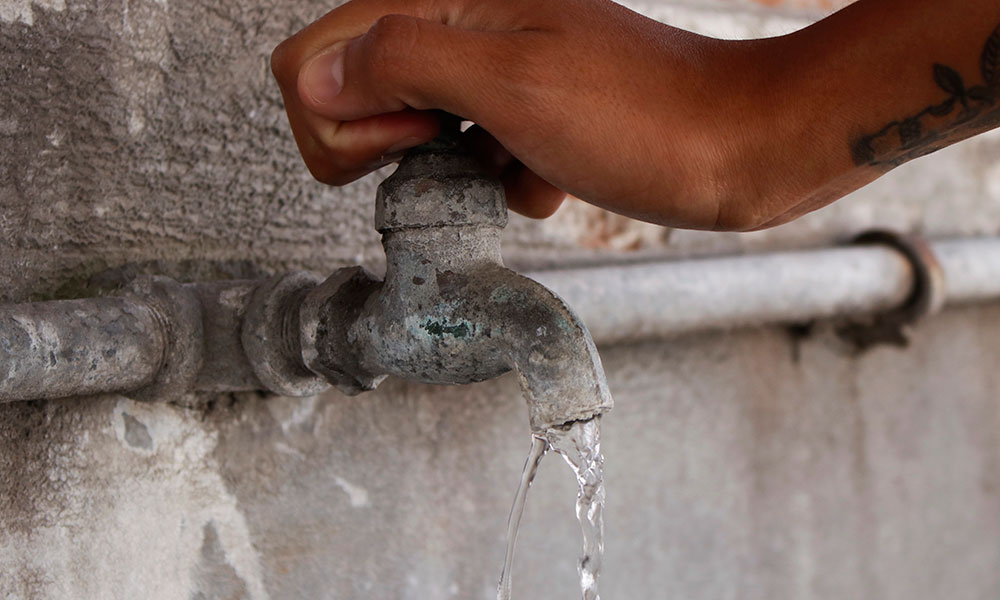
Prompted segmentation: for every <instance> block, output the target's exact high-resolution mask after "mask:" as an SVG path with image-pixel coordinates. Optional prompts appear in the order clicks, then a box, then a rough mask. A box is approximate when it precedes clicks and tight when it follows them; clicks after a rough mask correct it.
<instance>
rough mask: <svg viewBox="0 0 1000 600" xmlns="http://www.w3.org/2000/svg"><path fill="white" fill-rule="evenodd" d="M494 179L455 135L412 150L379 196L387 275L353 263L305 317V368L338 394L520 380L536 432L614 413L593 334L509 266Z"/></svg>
mask: <svg viewBox="0 0 1000 600" xmlns="http://www.w3.org/2000/svg"><path fill="white" fill-rule="evenodd" d="M506 224H507V205H506V200H505V198H504V192H503V187H502V185H501V184H500V182H498V181H496V180H495V179H493V178H491V177H489V176H488V175H487V174H486V173H485V172H484V171H483V170H482V169H481V167H480V166H479V165H478V163H477V162H476V160H475V159H474V158H473V157H472V156H471V155H469V154H468V153H467V152H465V151H464V149H463V148H462V146H461V144H460V142H459V141H458V138H457V133H453V134H447V135H443V136H441V137H439V138H438V139H437V140H435V141H434V142H431V143H430V144H426V145H424V146H421V147H419V148H416V149H414V150H413V151H411V152H410V153H409V154H408V155H407V156H406V157H405V158H404V159H403V161H402V162H401V164H400V166H399V168H398V169H397V171H396V172H395V173H394V174H393V175H392V176H391V177H389V178H388V179H386V180H385V181H384V182H383V183H382V184H381V186H380V187H379V190H378V195H377V199H376V209H375V226H376V229H378V231H379V232H380V233H381V234H382V245H383V247H384V248H385V254H386V275H385V279H384V280H383V281H379V280H378V279H377V278H376V277H374V276H373V275H372V274H371V273H369V272H368V271H366V270H365V269H363V268H361V267H348V268H345V269H340V270H339V271H337V272H335V273H334V274H333V276H331V277H330V278H329V279H327V280H326V281H325V282H323V283H322V284H320V285H319V286H317V287H316V288H314V289H313V290H312V291H311V292H309V293H308V294H307V295H306V297H305V299H304V301H303V302H302V305H301V309H300V322H301V324H302V328H301V331H302V337H301V344H300V345H301V348H302V356H303V359H304V362H305V364H306V366H308V367H309V369H310V370H312V371H314V372H316V373H319V374H320V375H322V376H324V377H326V378H327V379H329V380H330V381H331V382H333V383H334V384H335V385H337V386H338V387H339V388H340V389H341V390H342V391H344V392H346V393H349V394H356V393H359V392H361V391H365V390H370V389H373V388H374V387H375V386H376V385H377V384H378V383H379V381H381V379H382V378H384V377H385V376H386V375H395V376H398V377H403V378H405V379H410V380H415V381H420V382H425V383H437V384H464V383H472V382H476V381H482V380H485V379H490V378H493V377H496V376H499V375H501V374H503V373H505V372H507V371H509V370H511V369H514V370H516V371H517V372H518V374H519V377H520V381H521V385H522V389H523V391H524V392H525V395H526V397H527V398H528V404H529V407H530V417H531V422H532V426H533V427H534V428H536V429H539V428H544V427H549V426H553V425H559V424H562V423H565V422H569V421H574V420H582V419H587V418H590V417H593V416H594V415H596V414H600V413H602V412H604V411H606V410H608V409H610V408H611V405H612V401H611V396H610V394H609V393H608V389H607V383H606V381H605V377H604V371H603V368H602V367H601V363H600V358H599V356H598V354H597V350H596V348H595V347H594V344H593V341H592V339H591V337H590V334H589V333H588V332H587V329H586V327H585V326H584V325H583V323H582V322H581V321H580V319H579V318H577V316H576V315H575V314H574V313H573V312H572V311H571V310H570V309H569V308H568V307H567V306H566V305H565V303H563V301H562V300H561V299H560V298H559V297H557V296H556V295H555V294H554V293H552V292H551V291H549V290H548V289H546V288H544V287H542V286H541V285H540V284H538V283H536V282H534V281H532V280H530V279H528V278H526V277H523V276H521V275H518V274H517V273H515V272H513V271H511V270H509V269H507V268H505V267H504V266H503V260H502V259H501V256H500V235H501V232H502V230H503V227H504V226H505V225H506Z"/></svg>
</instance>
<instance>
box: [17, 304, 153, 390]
mask: <svg viewBox="0 0 1000 600" xmlns="http://www.w3.org/2000/svg"><path fill="white" fill-rule="evenodd" d="M166 348H167V339H166V332H165V330H164V328H163V324H162V322H161V321H160V319H159V317H158V315H157V314H156V312H155V311H154V310H153V309H152V308H150V307H149V306H147V305H145V304H143V303H140V302H137V301H135V300H134V299H131V298H88V299H85V300H61V301H53V302H35V303H31V304H15V305H8V306H4V307H2V311H0V374H3V377H2V379H0V401H11V400H33V399H36V398H58V397H61V396H69V395H86V394H94V393H99V392H110V391H124V390H131V389H136V388H139V387H142V386H144V385H146V384H148V383H150V382H152V381H153V379H154V378H155V376H156V374H157V372H158V371H159V370H160V365H161V363H162V362H163V357H164V353H165V352H166Z"/></svg>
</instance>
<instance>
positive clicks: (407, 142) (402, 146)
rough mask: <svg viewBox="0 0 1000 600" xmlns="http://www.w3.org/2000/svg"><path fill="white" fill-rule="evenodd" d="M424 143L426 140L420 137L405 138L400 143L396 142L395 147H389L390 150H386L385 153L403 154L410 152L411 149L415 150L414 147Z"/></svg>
mask: <svg viewBox="0 0 1000 600" xmlns="http://www.w3.org/2000/svg"><path fill="white" fill-rule="evenodd" d="M423 142H424V140H423V139H422V138H418V137H414V136H411V137H405V138H403V139H401V140H399V141H398V142H396V143H395V144H393V145H391V146H389V147H388V148H386V149H385V153H386V154H396V153H398V152H402V151H403V150H409V149H410V148H413V147H414V146H419V145H420V144H422V143H423Z"/></svg>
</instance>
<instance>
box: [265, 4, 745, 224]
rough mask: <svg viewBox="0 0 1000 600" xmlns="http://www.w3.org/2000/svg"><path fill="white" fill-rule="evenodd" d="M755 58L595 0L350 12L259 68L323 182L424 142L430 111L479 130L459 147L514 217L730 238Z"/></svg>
mask: <svg viewBox="0 0 1000 600" xmlns="http://www.w3.org/2000/svg"><path fill="white" fill-rule="evenodd" d="M737 46H739V47H737ZM753 48H755V46H752V45H749V44H742V45H738V44H736V45H734V43H733V42H724V41H721V40H713V39H710V38H705V37H702V36H698V35H695V34H691V33H689V32H685V31H682V30H678V29H674V28H671V27H668V26H666V25H663V24H661V23H658V22H655V21H652V20H650V19H647V18H645V17H642V16H640V15H638V14H636V13H634V12H631V11H629V10H627V9H625V8H623V7H621V6H619V5H617V4H614V3H612V2H608V1H606V0H548V1H547V2H544V3H538V2H536V1H534V0H506V1H504V2H484V1H482V0H445V1H443V2H442V1H432V0H415V1H413V0H354V1H352V2H349V3H347V4H344V5H343V6H340V7H339V8H337V9H335V10H333V11H331V12H330V13H329V14H327V15H326V16H324V17H323V18H321V19H320V20H319V21H317V22H315V23H313V24H312V25H310V26H309V27H307V28H306V29H304V30H303V31H301V32H299V33H298V34H297V35H295V36H294V37H292V38H290V39H289V40H287V41H285V42H284V43H282V44H281V45H280V46H279V47H278V48H277V49H276V50H275V52H274V55H273V57H272V69H273V71H274V74H275V76H276V78H277V80H278V82H279V84H280V87H281V90H282V93H283V96H284V99H285V103H286V108H287V110H288V116H289V121H290V122H291V125H292V130H293V132H294V134H295V138H296V140H297V142H298V145H299V148H300V150H301V152H302V155H303V157H304V159H305V161H306V164H307V165H308V167H309V169H310V171H311V172H312V173H313V175H314V176H315V177H316V178H317V179H319V180H320V181H323V182H326V183H329V184H332V185H343V184H345V183H347V182H350V181H352V180H354V179H357V178H358V177H361V176H363V175H365V174H366V173H368V172H370V171H372V170H374V169H376V168H378V167H380V166H382V165H383V164H385V163H386V162H387V161H393V160H396V159H398V158H399V155H400V153H401V152H402V151H403V150H405V149H406V148H408V147H411V146H415V145H418V144H420V143H423V142H426V141H429V140H430V139H432V138H433V137H434V136H435V135H436V133H437V129H438V122H437V117H436V116H435V115H434V114H433V113H432V112H429V109H443V110H446V111H448V112H451V113H454V114H457V115H461V116H462V117H464V118H465V119H468V120H471V121H473V122H475V123H476V124H477V126H476V127H474V128H472V129H471V130H470V131H468V132H466V135H465V137H466V139H467V140H468V143H469V146H470V147H471V148H472V149H473V151H474V152H476V153H477V154H478V155H479V156H480V157H481V158H482V159H483V162H484V163H485V164H486V165H487V167H488V168H491V169H492V170H493V172H494V174H496V175H498V176H500V177H501V179H502V180H503V182H504V185H505V188H506V190H507V195H508V202H509V205H510V207H511V208H512V209H513V210H516V211H518V212H521V213H523V214H526V215H528V216H533V217H544V216H548V215H549V214H551V213H552V212H554V211H555V210H556V208H557V207H558V206H559V204H560V203H561V202H562V199H563V196H564V192H569V193H572V194H573V195H575V196H577V197H579V198H581V199H584V200H586V201H588V202H591V203H593V204H597V205H599V206H603V207H605V208H608V209H610V210H613V211H615V212H619V213H622V214H625V215H628V216H632V217H636V218H640V219H643V220H647V221H651V222H656V223H662V224H667V225H673V226H682V227H695V228H733V227H735V228H740V227H741V226H743V225H744V222H743V221H742V220H741V219H742V217H741V215H735V216H727V215H726V214H724V213H723V212H722V209H721V206H720V203H721V200H722V195H721V194H720V187H721V186H722V185H723V184H730V183H731V180H732V179H733V175H732V174H728V173H726V174H723V172H728V171H729V170H732V169H733V167H734V165H736V164H737V163H738V155H739V152H740V151H742V147H743V146H744V145H745V144H743V142H742V140H743V139H745V138H746V137H748V135H749V134H750V131H751V128H752V127H754V126H756V123H755V118H754V117H755V115H754V114H753V111H752V110H747V108H748V107H751V106H752V103H753V101H754V98H756V96H757V94H758V90H756V89H754V86H753V84H754V83H756V80H755V79H754V75H755V74H758V73H759V72H760V70H759V69H758V68H757V67H756V63H755V62H754V58H755V56H754V52H753ZM723 92H724V93H723ZM720 180H726V181H721V182H720ZM727 219H729V220H730V221H731V222H729V221H727Z"/></svg>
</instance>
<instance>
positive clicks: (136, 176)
mask: <svg viewBox="0 0 1000 600" xmlns="http://www.w3.org/2000/svg"><path fill="white" fill-rule="evenodd" d="M286 4H287V5H283V6H281V7H280V8H275V7H274V6H273V5H272V3H268V2H263V1H253V0H251V1H249V2H239V3H238V2H233V1H229V0H227V1H224V2H198V3H168V2H165V1H162V0H161V1H154V0H150V1H142V0H135V1H128V2H124V3H105V2H96V1H95V0H80V1H74V0H68V1H66V2H63V1H61V0H43V1H35V2H31V1H29V0H0V81H2V82H3V85H2V86H0V107H2V110H0V142H2V145H0V148H2V149H0V247H2V251H0V296H2V299H3V300H5V301H22V300H28V299H33V298H49V297H64V296H74V295H78V294H83V293H86V287H85V285H84V284H85V282H86V280H87V279H88V278H89V277H90V276H91V275H93V274H94V273H97V272H100V271H101V270H103V269H105V268H107V267H111V266H117V265H121V264H124V263H137V264H139V265H140V266H141V268H143V269H144V270H147V271H150V272H158V273H166V274H170V275H173V276H175V277H179V278H182V279H206V278H221V277H242V276H251V275H256V274H260V273H265V272H274V271H277V270H282V269H286V268H310V269H313V270H316V271H319V272H323V273H325V272H329V271H331V270H333V269H334V268H335V267H338V266H341V265H344V264H353V263H356V262H363V263H365V264H367V265H369V266H372V267H374V268H376V269H377V268H378V267H379V265H380V263H381V258H380V257H381V250H380V248H379V246H378V240H377V236H376V234H375V233H374V231H373V230H372V229H371V225H370V222H371V212H372V205H373V203H372V199H373V195H372V194H373V190H374V185H375V184H376V183H377V180H378V177H377V176H376V177H372V178H369V179H368V180H365V181H362V182H359V183H358V184H356V185H353V186H350V187H347V188H344V189H339V190H334V189H326V188H324V187H322V186H320V185H318V184H316V183H314V182H312V181H311V180H310V178H309V176H308V174H307V173H306V171H305V169H304V168H303V167H302V165H301V163H300V161H299V159H298V157H297V154H296V152H295V149H294V145H293V143H292V141H291V137H290V135H289V134H288V132H287V130H286V127H285V123H284V116H283V114H282V112H281V106H280V100H279V95H278V93H277V91H276V89H275V86H274V85H273V83H272V82H271V81H270V79H269V75H268V71H267V56H268V54H269V52H270V49H271V48H272V47H273V46H274V45H275V44H277V42H279V41H280V40H281V39H283V38H284V37H285V36H287V35H289V34H290V33H292V32H293V31H295V30H296V29H297V28H299V27H301V26H302V25H304V24H305V23H307V22H308V21H310V20H312V19H313V18H315V17H317V16H318V15H320V14H322V12H324V11H325V10H326V9H327V6H325V3H321V2H309V1H307V0H296V1H295V2H290V3H286ZM806 4H807V3H796V2H791V1H790V2H787V3H784V5H783V6H780V7H777V8H773V7H772V8H762V7H760V6H758V5H755V4H752V3H740V2H726V3H720V4H707V3H698V4H647V5H643V6H637V8H639V9H640V10H642V11H644V12H647V13H648V14H651V15H653V16H656V17H657V18H662V19H665V20H668V21H669V22H671V23H674V24H678V25H681V26H685V27H690V28H694V29H699V30H701V31H705V32H709V33H714V34H717V35H726V36H733V37H742V36H750V35H768V34H775V33H780V32H782V31H788V30H791V29H794V28H796V27H799V26H801V25H803V24H805V23H807V22H809V20H811V19H815V18H817V17H818V16H819V15H820V14H821V13H820V12H817V11H821V10H826V9H828V8H829V7H826V6H822V5H818V4H817V3H808V6H807V5H806ZM998 157H1000V137H997V136H996V135H992V136H984V137H981V138H979V139H977V140H973V141H970V142H966V143H964V144H962V145H959V146H957V147H955V148H952V149H950V150H948V151H945V152H941V153H939V154H937V155H934V156H932V157H929V158H926V159H922V160H921V161H919V162H918V163H916V164H913V165H910V166H907V167H904V168H903V169H900V170H899V171H898V172H896V173H894V174H892V176H890V177H887V178H885V179H884V180H883V181H881V182H879V183H877V184H875V185H873V186H871V187H870V188H868V189H866V190H864V191H862V192H859V193H858V194H855V195H854V196H853V197H851V198H848V199H845V200H843V201H842V202H840V203H838V204H836V205H834V206H832V207H829V208H828V209H825V210H823V211H820V212H819V213H816V214H814V215H811V216H809V217H807V218H805V219H802V220H800V221H798V222H796V223H794V224H791V225H789V226H786V227H782V228H779V229H776V230H773V231H768V232H762V233H758V234H752V235H736V234H734V235H728V234H727V235H719V234H705V233H692V232H673V233H672V234H669V232H667V231H666V230H663V229H660V228H655V227H651V226H647V225H643V224H637V223H633V222H628V221H625V220H623V219H619V218H617V217H614V216H608V215H606V214H604V213H601V212H599V211H598V210H597V209H593V208H591V207H588V206H585V205H583V204H581V203H572V204H571V205H570V206H567V207H566V208H564V209H563V210H562V211H560V213H559V214H558V215H557V216H556V217H554V218H553V219H550V220H548V221H545V222H529V221H526V220H523V219H517V218H515V219H513V222H512V225H511V226H510V227H509V228H508V231H507V233H506V246H505V253H506V255H507V257H508V260H509V262H511V263H512V264H515V265H517V266H520V267H537V266H544V265H548V264H557V265H566V264H576V263H585V262H595V261H599V262H613V261H620V260H634V259H636V258H646V257H664V256H681V255H689V254H703V253H721V252H732V251H745V250H756V249H761V248H775V247H789V246H806V245H822V244H826V243H829V242H830V241H831V240H834V239H837V238H838V237H841V236H843V235H845V234H847V233H851V232H855V231H858V230H860V229H863V228H866V227H869V226H873V225H884V226H891V227H896V228H899V229H904V230H910V231H920V232H924V233H926V234H928V235H932V236H956V235H976V234H990V235H997V234H998V233H1000V168H998V167H997V165H998V164H1000V161H998V160H997V158H998ZM602 355H603V357H604V361H605V364H606V367H607V370H608V376H609V380H610V384H611V388H612V391H613V392H614V394H615V396H616V399H617V403H618V406H617V408H616V410H615V411H614V412H613V413H612V414H611V415H609V416H608V417H607V418H606V419H605V444H604V446H605V451H606V454H607V481H608V507H607V510H606V518H607V540H606V541H607V559H606V570H605V578H604V597H605V598H607V599H608V600H612V599H615V598H663V597H666V598H740V599H761V600H763V599H772V598H796V599H810V598H816V599H819V598H884V599H903V598H906V599H907V600H912V599H927V600H932V599H933V600H937V599H939V598H945V597H946V598H949V599H956V600H964V599H968V600H979V599H987V598H997V597H1000V394H998V389H1000V371H998V369H997V368H996V365H998V364H1000V306H995V305H994V306H984V307H979V308H967V309H962V310H951V311H948V312H945V313H944V314H941V315H939V316H937V317H934V318H932V319H929V320H928V321H926V322H925V323H923V324H922V325H921V326H920V327H919V328H918V330H917V332H916V335H915V337H914V340H913V344H912V345H911V347H910V348H908V349H905V350H897V349H877V350H874V351H871V352H869V353H866V354H864V355H860V356H858V355H856V354H854V353H852V352H850V351H848V350H847V349H845V348H844V347H843V346H842V345H841V344H840V343H839V342H838V341H837V340H836V338H835V337H834V336H833V335H831V334H830V333H829V332H828V331H827V327H826V326H823V325H820V326H818V327H817V328H815V329H814V330H813V331H812V333H811V334H810V335H809V336H807V337H804V338H803V337H801V336H793V335H790V334H789V333H787V332H786V331H784V330H782V329H780V328H771V329H761V330H747V331H739V332H731V333H717V334H710V335H701V336H692V337H686V338H682V339H676V340H672V341H669V342H663V343H659V344H648V345H642V346H633V347H614V348H604V349H602ZM202 400H204V401H205V404H206V406H205V407H203V408H199V409H189V408H181V407H178V406H173V405H149V404H140V403H136V402H133V401H131V400H128V399H126V398H123V397H118V396H104V397H95V398H82V399H72V400H63V401H50V402H33V403H20V404H9V405H3V406H0V598H4V599H5V600H6V599H11V598H13V599H22V598H23V599H29V598H31V599H34V598H45V599H50V598H51V599H55V598H82V599H89V598H94V599H104V598H132V597H142V598H163V599H168V598H169V599H173V598H189V599H192V600H193V599H211V598H256V599H263V598H272V599H285V598H347V599H354V598H374V599H411V598H412V599H417V598H419V599H428V598H430V599H437V598H462V599H465V598H480V599H487V598H491V597H492V596H493V594H494V591H493V590H494V588H495V581H496V578H497V576H498V573H499V566H500V561H501V559H502V554H503V536H504V522H505V520H506V515H507V510H508V508H509V502H510V499H511V496H512V494H513V488H514V485H515V483H516V480H517V477H518V473H519V471H520V468H521V465H522V462H523V459H524V454H525V453H526V451H527V446H528V439H527V423H526V418H527V416H526V410H525V408H524V406H523V404H522V402H521V400H520V399H519V398H518V393H517V386H516V382H515V381H514V380H513V379H512V378H510V377H505V378H502V379H500V380H498V381H495V382H490V383H485V384H480V385H476V386H469V387H463V388H446V389H439V388H430V387H427V386H419V385H413V384H408V383H405V382H401V381H392V380H390V381H388V382H387V383H385V384H384V385H383V387H382V388H380V389H379V391H378V392H375V393H372V394H368V395H365V396H361V397H356V398H346V397H343V396H341V395H339V394H336V393H330V394H326V395H324V396H321V397H317V398H310V399H305V400H302V399H297V400H293V399H285V398H274V397H261V396H258V395H256V394H237V395H225V396H215V397H204V398H202ZM573 496H574V489H573V482H572V478H571V477H570V475H569V472H568V470H567V469H565V467H563V465H561V464H560V463H559V462H558V461H556V460H553V459H550V460H548V461H546V462H545V463H543V466H542V470H541V473H540V475H539V477H538V479H537V480H536V484H535V487H534V488H533V489H532V494H531V497H530V498H529V502H528V509H527V513H526V515H525V520H524V529H523V531H522V534H521V538H520V540H521V543H520V554H519V557H518V562H517V566H516V567H515V592H516V593H518V594H519V595H520V596H521V597H527V598H537V597H546V598H553V599H567V600H568V599H570V598H574V597H577V596H576V594H577V592H576V587H575V582H574V580H575V573H574V570H575V558H576V554H577V552H578V546H579V537H578V536H579V533H578V530H577V527H576V524H575V521H574V519H573V512H572V504H573Z"/></svg>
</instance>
